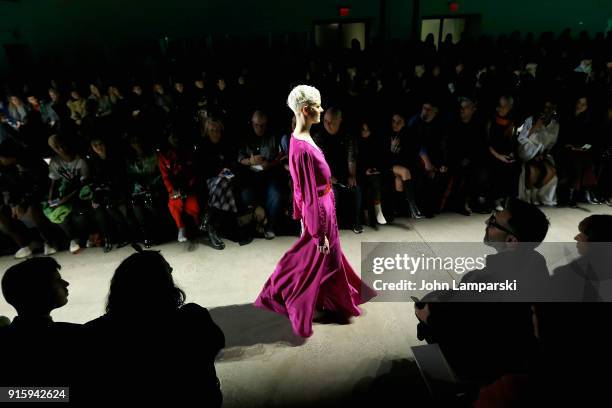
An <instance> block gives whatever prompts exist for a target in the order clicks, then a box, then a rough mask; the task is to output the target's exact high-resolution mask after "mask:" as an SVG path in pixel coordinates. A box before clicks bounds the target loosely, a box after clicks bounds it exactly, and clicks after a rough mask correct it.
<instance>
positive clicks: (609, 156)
mask: <svg viewBox="0 0 612 408" xmlns="http://www.w3.org/2000/svg"><path fill="white" fill-rule="evenodd" d="M611 76H612V73H611ZM599 138H600V146H599V149H598V150H599V152H600V155H599V160H598V161H599V163H598V165H599V171H598V174H597V190H598V195H599V197H601V199H602V201H605V202H606V204H608V205H609V206H612V101H610V102H609V105H608V109H607V112H606V118H605V120H604V122H603V124H602V126H601V129H600V130H599Z"/></svg>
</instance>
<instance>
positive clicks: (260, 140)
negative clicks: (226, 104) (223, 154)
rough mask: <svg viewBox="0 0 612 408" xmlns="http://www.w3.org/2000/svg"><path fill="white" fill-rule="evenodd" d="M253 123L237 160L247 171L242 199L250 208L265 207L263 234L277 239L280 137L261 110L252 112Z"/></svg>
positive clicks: (280, 173)
mask: <svg viewBox="0 0 612 408" xmlns="http://www.w3.org/2000/svg"><path fill="white" fill-rule="evenodd" d="M251 126H252V129H251V131H250V132H249V135H248V136H247V137H246V138H245V139H244V140H243V141H242V143H241V146H240V148H239V150H238V162H239V163H240V164H242V169H243V170H244V171H242V172H241V173H242V174H241V176H242V177H243V180H242V181H241V185H242V187H241V190H242V191H241V195H242V202H243V204H244V205H245V206H247V207H249V208H255V207H257V206H258V205H260V206H263V207H264V208H265V213H266V218H267V222H266V224H265V226H264V237H265V238H266V239H274V238H275V237H276V230H277V229H278V227H279V225H278V224H279V222H280V215H281V210H282V208H281V207H282V205H281V196H282V182H281V179H282V175H283V173H282V168H281V167H280V160H279V158H280V151H279V144H280V140H279V139H278V137H276V135H275V134H273V133H272V132H271V131H270V130H269V129H268V116H267V115H266V114H265V113H264V112H262V111H259V110H258V111H255V112H254V113H253V116H252V118H251Z"/></svg>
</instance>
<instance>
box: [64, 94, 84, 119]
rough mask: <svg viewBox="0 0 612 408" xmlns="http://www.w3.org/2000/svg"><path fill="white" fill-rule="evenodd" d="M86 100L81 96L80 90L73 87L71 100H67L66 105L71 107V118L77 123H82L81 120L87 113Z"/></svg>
mask: <svg viewBox="0 0 612 408" xmlns="http://www.w3.org/2000/svg"><path fill="white" fill-rule="evenodd" d="M86 102H87V100H86V99H85V98H83V97H82V96H81V94H80V93H79V91H78V90H76V89H73V90H72V91H70V100H68V102H66V106H68V109H70V119H72V120H73V121H74V122H75V123H76V124H77V125H80V124H81V120H82V119H83V118H84V117H85V115H86V114H87V113H86V111H85V104H86Z"/></svg>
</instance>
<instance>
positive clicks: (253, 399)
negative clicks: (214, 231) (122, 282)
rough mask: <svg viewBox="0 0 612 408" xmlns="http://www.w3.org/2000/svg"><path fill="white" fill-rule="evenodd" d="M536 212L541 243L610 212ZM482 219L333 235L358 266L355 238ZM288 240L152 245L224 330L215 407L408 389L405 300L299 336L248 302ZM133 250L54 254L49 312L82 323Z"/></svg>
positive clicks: (469, 231) (462, 232) (433, 231)
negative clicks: (392, 384)
mask: <svg viewBox="0 0 612 408" xmlns="http://www.w3.org/2000/svg"><path fill="white" fill-rule="evenodd" d="M544 211H545V212H546V214H547V215H548V217H549V218H550V221H551V228H550V230H549V233H548V237H547V239H546V241H550V242H571V241H572V240H573V237H574V236H575V235H576V233H577V226H578V223H579V221H580V220H582V219H583V218H584V217H586V216H588V215H590V214H595V213H605V214H612V208H611V207H608V206H605V205H600V206H595V205H583V206H582V208H581V209H568V208H545V209H544ZM486 217H487V216H485V215H478V214H474V215H472V216H471V217H464V216H461V215H458V214H442V215H440V216H438V217H436V218H434V219H422V220H407V219H400V220H397V221H396V224H395V225H390V226H386V227H381V228H380V229H379V230H378V231H374V230H372V229H370V228H366V231H365V232H364V233H363V234H361V235H355V234H354V233H353V232H351V231H346V230H343V231H341V243H342V247H343V249H344V252H345V253H346V255H347V257H348V259H349V261H350V262H351V263H352V264H353V266H354V267H355V269H356V270H357V271H359V269H360V259H361V257H360V242H361V241H402V242H404V241H406V242H473V241H478V242H480V241H481V240H482V237H483V234H484V227H485V225H484V220H485V219H486ZM294 239H295V238H294V237H277V238H276V239H274V240H272V241H265V240H262V239H258V240H255V241H254V242H253V243H251V244H249V245H247V246H244V247H239V246H238V244H236V243H232V242H227V248H226V249H225V250H223V251H215V250H213V249H211V248H209V247H207V246H204V245H200V246H199V247H198V248H197V249H196V250H195V251H193V252H188V251H187V249H186V248H187V246H186V244H178V243H168V244H165V245H161V246H158V247H156V249H159V250H161V251H162V253H163V255H164V256H165V257H166V258H167V259H168V261H169V262H170V264H171V265H172V266H173V268H174V273H173V274H174V277H175V280H176V281H177V283H178V285H179V286H180V287H182V288H183V289H184V290H185V292H186V293H187V300H188V301H189V302H196V303H199V304H201V305H202V306H205V307H207V308H209V310H210V311H211V313H212V315H213V318H214V319H215V321H216V322H217V324H219V325H220V326H221V328H222V329H223V330H224V332H225V335H226V340H227V348H226V349H225V350H224V351H223V352H222V354H221V355H220V356H219V357H218V360H217V364H216V366H217V372H218V375H219V378H220V380H221V384H222V388H223V393H224V398H225V404H224V406H226V407H282V406H289V405H292V406H293V405H298V404H307V403H308V402H315V401H322V402H321V403H318V404H314V405H313V406H319V407H320V406H329V405H332V404H333V405H336V404H340V401H343V402H344V403H342V405H346V404H345V403H346V402H347V400H352V401H359V400H361V401H363V398H362V397H363V395H364V394H363V393H366V392H368V390H370V385H371V384H372V382H373V380H374V379H375V378H380V377H389V375H393V376H395V378H396V381H398V383H399V384H403V386H404V387H408V388H404V389H403V390H398V392H400V393H401V395H407V394H406V393H407V392H409V387H410V386H411V384H416V383H415V381H416V378H418V373H417V371H415V370H416V368H414V365H413V364H412V363H411V362H410V360H411V358H412V354H411V351H410V346H413V345H417V344H421V342H419V341H418V340H417V338H416V318H415V316H414V312H413V304H412V303H382V302H380V303H377V302H372V303H368V304H366V305H364V307H363V309H364V311H365V315H364V316H362V317H359V318H356V319H354V320H353V323H352V324H350V325H345V326H339V325H320V324H316V325H314V335H313V336H312V337H311V338H310V339H308V340H306V341H302V340H300V339H298V338H296V337H294V336H293V335H292V334H291V329H290V326H289V324H288V323H287V321H286V320H285V319H284V318H283V317H280V316H277V315H275V314H272V313H268V312H265V311H260V310H256V309H254V308H252V307H251V306H250V303H251V302H252V301H253V300H254V299H255V298H256V297H257V294H258V293H259V290H260V289H261V287H262V285H263V283H264V282H265V281H266V279H267V278H268V276H269V275H270V273H271V272H272V270H273V268H274V265H275V263H276V262H277V260H278V259H279V258H280V257H281V255H282V254H283V253H284V251H285V250H286V249H287V248H288V247H289V246H290V245H291V244H292V242H293V240H294ZM132 252H133V249H131V248H130V247H126V248H122V249H120V250H113V251H112V252H110V253H109V254H104V253H103V252H102V249H101V248H96V249H87V250H84V251H83V252H82V253H80V254H78V255H71V254H70V253H68V252H63V253H59V254H57V255H55V257H56V259H57V260H58V262H59V263H60V264H61V265H62V270H61V273H62V275H63V277H64V279H66V280H67V281H69V282H70V298H69V303H68V305H66V306H65V307H63V308H61V309H59V310H56V311H55V312H54V313H53V317H54V319H55V320H56V321H69V322H78V323H83V322H86V321H88V320H90V319H93V318H95V317H97V316H99V315H101V314H102V313H103V311H104V306H105V300H106V299H105V297H106V294H107V291H108V285H109V281H110V278H111V276H112V273H113V271H114V269H115V268H116V267H117V266H118V265H119V262H120V261H121V260H122V259H123V258H125V257H126V256H128V255H129V254H131V253H132ZM15 262H17V261H16V260H14V259H12V258H11V257H4V258H0V270H1V271H4V270H6V269H7V268H8V267H9V266H11V265H13V264H14V263H15ZM0 315H6V316H8V317H10V318H13V317H14V315H15V311H14V310H13V309H12V308H11V307H10V306H9V305H8V304H6V302H4V299H0ZM184 363H185V364H189V362H184ZM398 376H399V377H398ZM397 378H399V380H397ZM415 386H416V385H415Z"/></svg>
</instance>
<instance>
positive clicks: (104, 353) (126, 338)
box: [85, 251, 225, 407]
mask: <svg viewBox="0 0 612 408" xmlns="http://www.w3.org/2000/svg"><path fill="white" fill-rule="evenodd" d="M85 328H86V330H87V332H88V334H89V335H90V336H91V338H92V339H94V341H95V344H96V347H95V348H96V350H98V352H97V353H96V354H98V357H97V358H95V359H94V361H95V363H96V365H98V366H99V371H100V372H101V373H104V374H103V378H96V380H95V381H96V382H97V384H98V386H99V387H100V389H101V390H105V389H107V387H111V389H113V393H108V392H104V393H102V394H104V395H102V394H100V395H99V396H100V398H109V399H115V398H116V395H122V397H124V398H128V399H129V400H134V401H135V400H142V399H144V400H145V401H157V402H162V401H163V402H164V403H170V402H171V401H172V403H174V404H176V403H177V402H179V401H189V402H190V403H191V404H196V405H199V406H206V407H220V406H221V403H222V399H223V397H222V394H221V388H220V384H219V380H218V379H217V375H216V371H215V365H214V361H215V356H216V355H217V353H218V352H219V351H220V350H221V349H222V348H223V347H224V346H225V337H224V335H223V332H222V331H221V329H220V328H219V327H218V326H217V325H216V324H215V322H214V321H213V320H212V318H211V316H210V314H209V312H208V310H206V309H205V308H203V307H202V306H199V305H198V304H195V303H188V304H185V293H184V292H183V291H182V290H181V289H179V288H178V287H176V286H175V284H174V280H173V277H172V267H171V266H170V265H169V264H168V262H167V261H166V260H165V259H164V257H163V256H162V255H161V254H160V253H159V252H156V251H142V252H139V253H136V254H133V255H131V256H129V257H128V258H126V259H125V260H124V261H123V262H122V263H121V265H119V267H118V268H117V270H116V271H115V274H114V275H113V278H112V280H111V284H110V289H109V293H108V302H107V305H106V314H104V315H103V316H101V317H99V318H97V319H95V320H92V321H90V322H88V323H86V325H85ZM186 362H189V365H190V366H191V367H193V369H194V371H190V372H189V373H186V372H185V373H180V374H179V373H177V367H180V366H181V364H185V363H186ZM141 387H145V388H144V389H147V390H149V391H148V392H145V393H134V391H133V390H134V388H136V389H141ZM152 390H154V392H152ZM105 395H106V397H105Z"/></svg>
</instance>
